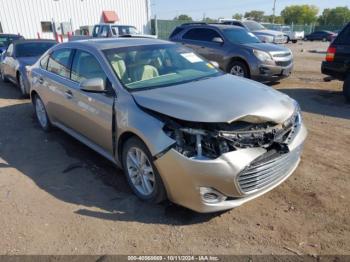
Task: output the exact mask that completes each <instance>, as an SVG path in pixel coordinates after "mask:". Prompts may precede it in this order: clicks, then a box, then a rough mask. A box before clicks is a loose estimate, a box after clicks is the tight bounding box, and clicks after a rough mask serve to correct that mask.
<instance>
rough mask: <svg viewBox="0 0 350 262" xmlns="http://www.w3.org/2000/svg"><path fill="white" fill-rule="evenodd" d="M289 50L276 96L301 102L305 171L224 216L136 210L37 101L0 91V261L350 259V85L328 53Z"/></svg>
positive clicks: (110, 172) (116, 175)
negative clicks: (43, 120) (329, 74)
mask: <svg viewBox="0 0 350 262" xmlns="http://www.w3.org/2000/svg"><path fill="white" fill-rule="evenodd" d="M288 46H289V47H290V48H292V49H293V51H294V54H295V64H296V65H295V71H294V74H293V75H292V76H291V77H290V78H288V79H286V80H283V81H281V83H277V84H275V85H273V87H274V88H276V89H280V90H281V91H282V92H284V93H286V94H288V95H290V96H291V97H293V98H295V99H296V100H298V101H299V103H300V104H301V107H302V110H303V116H304V120H305V122H306V125H307V127H308V130H309V136H308V139H307V142H306V146H305V151H304V154H303V157H302V161H301V164H300V166H299V168H298V169H297V170H296V172H295V173H294V175H293V176H291V177H290V178H289V179H288V180H287V181H286V182H285V183H283V184H282V185H281V186H279V187H278V188H276V189H275V190H273V191H272V192H269V193H268V194H266V195H264V196H262V197H260V198H259V199H256V200H254V201H252V202H249V203H247V204H245V205H243V206H242V207H239V208H237V209H234V210H231V211H228V212H224V213H220V214H209V215H208V214H205V215H203V214H197V213H194V212H192V211H189V210H187V209H184V208H182V207H178V206H175V205H172V204H169V203H166V204H162V205H157V206H154V205H149V204H146V203H142V202H140V201H138V200H137V199H136V197H134V196H133V194H132V193H131V191H130V190H129V188H128V186H127V184H126V180H125V178H124V177H123V175H122V172H121V171H120V170H117V169H115V168H114V167H113V166H112V165H111V164H110V163H109V162H108V161H107V160H105V159H103V158H102V157H100V156H99V155H98V154H96V153H94V152H93V151H91V150H90V149H88V148H87V147H85V146H84V145H82V144H81V143H79V142H77V141H75V140H74V139H72V138H71V137H69V136H68V135H66V134H64V133H63V132H61V131H59V130H55V131H53V132H51V133H49V134H45V133H44V132H42V131H41V130H40V128H39V126H38V124H37V123H36V121H35V120H34V117H33V113H32V107H31V104H30V102H29V100H22V99H20V95H19V90H18V89H17V88H16V87H14V86H13V85H11V84H4V83H0V123H1V125H0V126H1V128H0V210H1V211H0V212H1V215H0V225H1V230H0V254H101V255H103V254H178V253H180V254H213V253H214V254H218V255H219V254H288V255H294V254H309V255H325V254H348V255H350V244H349V243H350V212H349V207H350V190H349V186H350V154H349V145H350V105H349V104H346V103H345V100H344V98H343V96H342V94H341V83H340V82H337V81H333V82H327V83H326V82H323V76H322V75H321V74H320V63H321V61H322V59H323V57H324V53H323V52H324V51H325V50H326V48H327V44H326V43H317V42H313V43H300V44H294V45H292V44H291V45H288ZM309 50H315V51H314V52H309Z"/></svg>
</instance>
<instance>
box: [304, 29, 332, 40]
mask: <svg viewBox="0 0 350 262" xmlns="http://www.w3.org/2000/svg"><path fill="white" fill-rule="evenodd" d="M334 35H335V33H333V32H331V31H325V30H323V31H315V32H313V33H311V34H309V35H306V36H305V38H304V40H306V41H314V40H319V41H323V42H326V41H332V38H333V36H334Z"/></svg>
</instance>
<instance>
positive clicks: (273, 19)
mask: <svg viewBox="0 0 350 262" xmlns="http://www.w3.org/2000/svg"><path fill="white" fill-rule="evenodd" d="M275 13H276V0H273V8H272V24H275Z"/></svg>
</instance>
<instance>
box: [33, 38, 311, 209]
mask: <svg viewBox="0 0 350 262" xmlns="http://www.w3.org/2000/svg"><path fill="white" fill-rule="evenodd" d="M30 78H31V99H32V101H33V105H34V109H35V114H36V116H37V119H38V122H39V125H40V126H41V127H42V128H43V130H45V131H48V130H49V129H50V127H51V125H53V126H56V127H59V128H61V129H62V130H64V131H65V132H67V133H68V134H70V135H72V136H73V137H75V138H77V139H78V140H80V141H81V142H83V143H85V144H86V145H88V146H89V147H91V148H92V149H94V150H96V151H97V152H99V153H100V154H101V155H103V156H105V157H107V158H108V159H109V160H111V161H112V162H113V163H115V164H116V165H118V166H119V167H121V168H123V169H124V173H125V175H126V178H127V181H128V183H129V185H130V187H131V188H132V190H133V192H134V193H135V194H136V195H137V196H138V197H139V198H140V199H142V200H144V201H148V202H155V203H158V202H161V201H162V200H164V199H166V198H167V197H168V198H169V199H170V200H171V201H173V202H175V203H177V204H179V205H182V206H185V207H188V208H190V209H193V210H196V211H198V212H214V211H219V210H226V209H231V208H234V207H237V206H239V205H242V204H243V203H245V202H247V201H249V200H252V199H254V198H256V197H258V196H260V195H262V194H264V193H266V192H268V191H270V190H271V189H273V188H274V187H276V186H277V185H279V184H280V183H282V182H283V181H284V180H286V179H287V178H288V177H289V176H290V175H291V174H292V173H293V171H294V170H295V169H296V167H297V166H298V163H299V160H300V154H301V152H302V148H303V144H304V140H305V137H306V129H305V127H304V125H303V123H302V118H301V115H300V109H299V107H298V105H297V103H296V102H295V101H294V100H292V99H291V98H289V97H288V96H287V95H285V94H282V93H280V92H278V91H276V90H274V89H272V88H270V87H267V86H265V85H262V84H259V83H257V82H253V81H250V80H246V79H243V78H239V77H235V76H232V75H230V74H225V73H223V72H222V71H220V70H218V69H216V68H215V67H214V66H213V65H212V64H210V62H208V61H206V60H204V59H202V58H201V57H199V56H197V55H196V54H195V53H194V52H193V51H192V50H190V49H187V48H185V47H183V46H180V45H177V44H175V43H171V42H167V41H161V40H157V39H140V38H123V39H113V40H108V39H105V40H102V39H99V40H97V39H96V40H90V41H75V42H68V43H62V44H59V45H57V46H56V47H54V48H53V49H51V50H50V51H49V52H48V53H47V54H45V55H44V56H43V57H42V58H41V59H40V60H39V61H38V62H37V63H36V64H35V65H34V66H32V67H31V72H30Z"/></svg>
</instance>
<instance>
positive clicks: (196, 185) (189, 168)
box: [154, 124, 307, 213]
mask: <svg viewBox="0 0 350 262" xmlns="http://www.w3.org/2000/svg"><path fill="white" fill-rule="evenodd" d="M306 135H307V131H306V128H305V126H304V125H303V124H302V125H301V126H300V127H299V128H298V131H297V134H296V135H295V137H294V139H293V140H292V141H291V142H290V144H289V145H288V147H289V150H290V152H289V153H288V155H290V156H293V157H290V158H286V159H285V161H284V162H285V163H284V162H281V161H280V162H279V166H278V168H277V167H276V168H275V169H274V170H273V173H271V174H275V173H278V172H279V173H278V176H274V179H273V180H272V181H269V183H268V184H265V185H264V186H262V187H258V189H255V190H252V191H249V192H247V191H246V190H243V189H242V188H243V185H242V182H240V177H241V175H242V174H243V173H244V172H245V171H246V170H247V168H249V167H250V166H251V164H252V163H254V160H256V159H257V158H259V157H261V156H262V155H264V154H265V153H266V152H267V151H266V149H264V148H247V149H241V150H237V151H234V152H229V153H226V154H223V155H222V156H220V157H219V158H217V159H213V160H196V159H190V158H187V157H185V156H183V155H182V154H180V153H178V152H177V151H175V150H174V149H171V150H169V151H168V152H167V153H166V154H164V155H163V156H162V157H160V158H159V159H157V160H156V161H155V162H154V163H155V165H156V167H157V169H158V171H159V173H160V175H161V177H162V179H163V182H164V185H165V187H166V189H167V193H168V197H169V199H170V200H171V201H173V202H174V203H177V204H179V205H182V206H185V207H188V208H190V209H193V210H195V211H198V212H203V213H205V212H215V211H222V210H227V209H231V208H235V207H238V206H240V205H242V204H243V203H245V202H247V201H250V200H252V199H254V198H256V197H258V196H260V195H262V194H264V193H266V192H268V191H270V190H271V189H273V188H274V187H276V186H278V185H279V184H281V183H282V182H283V181H284V180H286V179H287V178H288V177H289V176H290V175H291V174H292V173H293V172H294V170H295V169H296V168H297V166H298V164H299V161H300V155H301V152H302V148H303V144H304V141H305V138H306ZM291 159H293V161H292V160H291ZM266 164H267V165H268V164H269V165H270V163H266ZM281 166H282V167H283V168H281ZM265 170H266V169H265ZM261 175H262V176H261V181H265V180H264V179H266V171H265V173H261ZM255 180H257V181H258V182H259V179H255ZM208 190H209V191H210V192H214V193H215V194H218V195H220V197H221V198H220V199H219V201H217V202H208V201H207V199H205V198H204V197H203V193H202V192H203V191H208Z"/></svg>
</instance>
